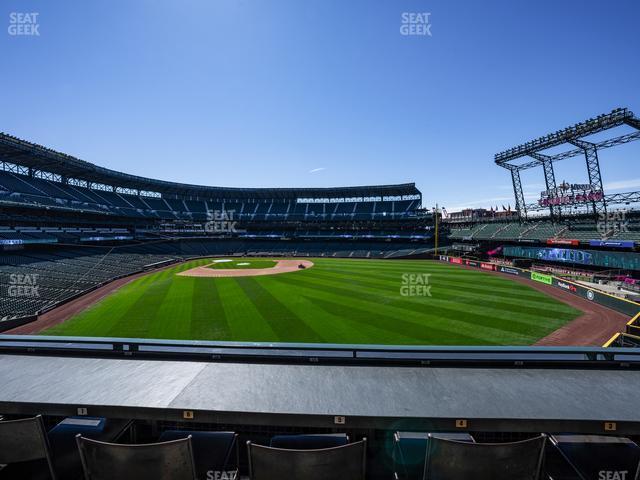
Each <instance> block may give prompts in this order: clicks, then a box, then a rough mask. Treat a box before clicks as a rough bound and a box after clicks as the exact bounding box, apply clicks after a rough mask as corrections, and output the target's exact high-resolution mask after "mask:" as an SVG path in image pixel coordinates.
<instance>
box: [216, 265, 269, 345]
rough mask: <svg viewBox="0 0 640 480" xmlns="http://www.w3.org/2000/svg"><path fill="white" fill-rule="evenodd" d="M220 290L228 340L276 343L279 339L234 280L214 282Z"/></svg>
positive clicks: (223, 279)
mask: <svg viewBox="0 0 640 480" xmlns="http://www.w3.org/2000/svg"><path fill="white" fill-rule="evenodd" d="M214 281H215V282H216V284H217V285H218V287H219V288H220V289H221V290H220V299H221V300H222V308H223V309H224V312H225V316H226V318H227V323H228V325H229V330H230V334H229V335H230V338H228V339H226V340H237V341H247V342H278V341H280V338H279V337H278V335H277V334H276V332H274V331H273V328H271V324H270V323H269V322H268V321H267V320H265V319H264V318H263V317H262V315H261V314H260V312H259V311H258V309H257V308H256V306H255V304H254V303H253V300H252V299H251V298H249V297H248V296H247V295H246V293H245V292H244V290H243V289H242V288H240V286H239V285H238V280H237V279H236V278H219V279H215V280H214Z"/></svg>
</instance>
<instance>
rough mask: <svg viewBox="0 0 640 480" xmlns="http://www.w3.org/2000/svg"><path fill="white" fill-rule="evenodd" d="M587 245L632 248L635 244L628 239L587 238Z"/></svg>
mask: <svg viewBox="0 0 640 480" xmlns="http://www.w3.org/2000/svg"><path fill="white" fill-rule="evenodd" d="M589 246H591V247H618V248H633V247H634V246H635V243H634V242H629V241H616V240H589Z"/></svg>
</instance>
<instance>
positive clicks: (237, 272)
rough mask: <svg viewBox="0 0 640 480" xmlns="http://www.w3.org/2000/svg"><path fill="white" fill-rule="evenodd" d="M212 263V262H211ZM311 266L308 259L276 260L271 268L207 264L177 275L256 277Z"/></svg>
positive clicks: (294, 270) (311, 263)
mask: <svg viewBox="0 0 640 480" xmlns="http://www.w3.org/2000/svg"><path fill="white" fill-rule="evenodd" d="M212 263H213V262H212ZM301 266H302V267H304V268H311V267H313V262H310V261H309V260H278V261H277V263H276V266H275V267H271V268H233V269H222V268H215V269H214V268H209V266H208V265H203V266H201V267H196V268H191V269H189V270H185V271H184V272H180V273H178V274H177V275H180V276H182V277H216V278H220V277H257V276H260V275H277V274H279V273H287V272H297V271H298V270H303V268H301Z"/></svg>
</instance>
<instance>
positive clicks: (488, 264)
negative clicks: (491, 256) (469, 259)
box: [480, 262, 496, 270]
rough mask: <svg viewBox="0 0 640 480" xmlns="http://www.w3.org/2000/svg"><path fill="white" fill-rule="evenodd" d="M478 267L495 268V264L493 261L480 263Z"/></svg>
mask: <svg viewBox="0 0 640 480" xmlns="http://www.w3.org/2000/svg"><path fill="white" fill-rule="evenodd" d="M480 268H482V269H484V270H495V269H496V266H495V265H494V264H493V263H484V262H483V263H481V264H480Z"/></svg>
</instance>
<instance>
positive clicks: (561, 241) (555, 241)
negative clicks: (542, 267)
mask: <svg viewBox="0 0 640 480" xmlns="http://www.w3.org/2000/svg"><path fill="white" fill-rule="evenodd" d="M547 245H580V240H574V239H571V238H547Z"/></svg>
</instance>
